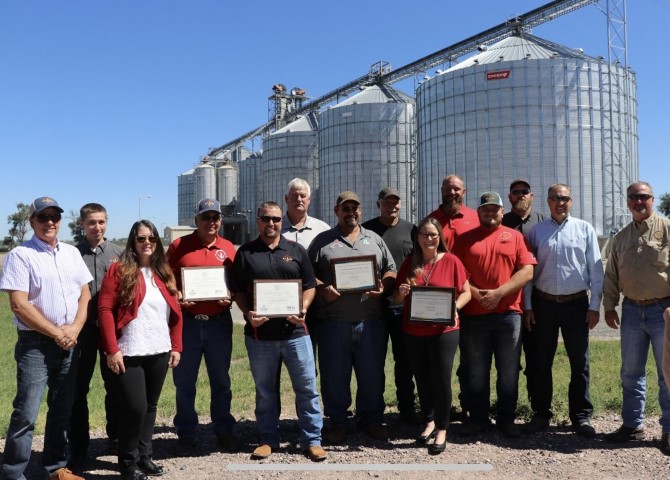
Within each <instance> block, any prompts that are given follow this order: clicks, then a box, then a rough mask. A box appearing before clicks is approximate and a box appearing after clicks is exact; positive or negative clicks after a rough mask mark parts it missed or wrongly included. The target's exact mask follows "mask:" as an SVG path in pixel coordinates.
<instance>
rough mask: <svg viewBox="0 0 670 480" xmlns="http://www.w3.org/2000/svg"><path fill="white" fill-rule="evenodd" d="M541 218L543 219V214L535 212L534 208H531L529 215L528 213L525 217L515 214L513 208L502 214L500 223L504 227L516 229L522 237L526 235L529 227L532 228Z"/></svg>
mask: <svg viewBox="0 0 670 480" xmlns="http://www.w3.org/2000/svg"><path fill="white" fill-rule="evenodd" d="M542 220H544V215H542V214H541V213H539V212H536V211H535V210H531V211H530V215H528V216H527V217H526V218H525V219H523V218H521V217H520V216H519V215H517V213H516V212H515V211H514V210H510V211H509V212H507V213H506V214H505V215H503V218H502V224H503V225H504V226H506V227H509V228H513V229H514V230H518V231H519V232H521V234H522V235H523V236H524V237H526V236H528V232H530V229H531V228H533V227H534V226H535V225H536V224H538V223H540V222H541V221H542Z"/></svg>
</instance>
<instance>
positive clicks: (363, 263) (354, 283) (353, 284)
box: [330, 255, 379, 294]
mask: <svg viewBox="0 0 670 480" xmlns="http://www.w3.org/2000/svg"><path fill="white" fill-rule="evenodd" d="M330 267H331V269H332V275H333V286H334V287H335V289H336V290H337V291H338V292H339V293H341V294H348V293H361V292H367V291H369V290H377V277H378V276H379V274H378V269H377V257H376V256H375V255H364V256H361V257H344V258H333V259H332V260H331V261H330Z"/></svg>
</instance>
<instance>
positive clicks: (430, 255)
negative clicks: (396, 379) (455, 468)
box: [394, 218, 470, 454]
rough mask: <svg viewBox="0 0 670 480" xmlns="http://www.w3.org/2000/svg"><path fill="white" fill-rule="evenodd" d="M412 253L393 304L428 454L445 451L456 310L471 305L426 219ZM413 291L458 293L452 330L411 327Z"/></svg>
mask: <svg viewBox="0 0 670 480" xmlns="http://www.w3.org/2000/svg"><path fill="white" fill-rule="evenodd" d="M417 231H418V233H417V235H416V238H415V239H414V250H413V252H412V255H410V256H409V257H407V258H406V259H405V261H404V262H403V264H402V266H401V267H400V271H399V272H398V277H397V278H396V290H395V292H394V301H395V302H397V303H400V302H401V301H404V309H403V320H402V329H403V333H404V334H405V345H406V347H407V355H408V357H409V362H410V365H411V367H412V371H413V373H414V378H415V380H416V389H417V392H418V394H419V404H420V405H421V413H422V415H423V416H424V418H425V425H424V429H423V431H422V432H421V434H420V435H419V436H418V437H417V443H420V444H428V443H429V441H430V440H431V439H434V441H433V443H430V444H429V446H428V451H429V452H430V453H431V454H438V453H441V452H443V451H444V450H445V448H446V444H447V427H448V426H449V413H450V409H451V371H452V368H453V365H454V355H455V354H456V348H457V347H458V339H459V318H458V309H460V308H463V306H465V304H467V303H468V302H469V301H470V286H469V284H468V274H467V272H466V270H465V267H463V264H462V263H461V261H460V260H459V259H458V258H456V257H455V256H454V255H453V254H451V253H449V250H448V248H447V245H446V243H445V241H444V236H443V235H442V226H441V225H440V223H439V222H438V221H437V220H435V219H434V218H426V219H425V220H423V221H422V222H421V223H419V225H418V227H417ZM416 286H432V287H451V288H455V289H456V295H457V298H456V311H455V312H454V315H455V316H456V324H455V325H453V326H445V325H444V324H438V323H421V324H417V323H412V322H410V321H409V316H410V315H409V294H410V292H411V290H412V288H414V287H416Z"/></svg>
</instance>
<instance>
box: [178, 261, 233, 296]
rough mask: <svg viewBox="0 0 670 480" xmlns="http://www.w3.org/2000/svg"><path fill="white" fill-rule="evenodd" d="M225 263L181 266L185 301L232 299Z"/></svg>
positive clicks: (182, 289)
mask: <svg viewBox="0 0 670 480" xmlns="http://www.w3.org/2000/svg"><path fill="white" fill-rule="evenodd" d="M226 280H227V279H226V269H225V267H224V266H223V265H216V266H205V267H182V268H181V295H182V298H181V299H182V301H184V302H201V301H206V300H230V290H228V282H227V281H226Z"/></svg>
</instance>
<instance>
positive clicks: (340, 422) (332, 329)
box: [309, 192, 395, 443]
mask: <svg viewBox="0 0 670 480" xmlns="http://www.w3.org/2000/svg"><path fill="white" fill-rule="evenodd" d="M335 215H337V226H335V228H333V229H331V230H329V231H327V232H323V233H321V234H319V235H318V236H317V237H316V238H315V239H314V241H313V242H312V245H311V246H310V247H309V257H310V259H311V261H312V264H313V265H314V269H315V273H316V277H317V283H318V284H319V286H318V289H319V295H321V297H322V298H323V299H324V300H325V302H326V307H325V313H324V315H323V318H322V319H321V322H320V323H319V368H320V371H321V392H322V394H323V405H324V409H325V413H326V415H327V416H328V417H330V421H331V428H330V430H329V432H328V436H327V439H328V441H330V442H331V443H340V442H343V441H344V440H345V439H346V436H347V430H348V429H347V425H348V409H349V406H350V405H351V371H352V369H353V370H354V371H355V372H356V381H357V383H358V392H357V395H356V420H357V423H358V426H359V427H360V428H361V429H362V430H363V431H364V432H365V433H366V434H367V435H368V436H370V437H372V438H373V439H376V440H382V441H386V440H388V431H387V429H386V427H385V426H384V425H383V420H384V418H383V416H384V361H385V359H386V346H387V338H388V337H387V333H386V322H385V321H384V314H383V311H382V307H381V297H382V294H383V293H384V290H386V291H391V290H392V289H393V284H394V281H395V263H394V262H393V257H392V255H391V252H390V251H389V249H388V247H387V246H386V244H385V243H384V240H382V239H381V237H380V236H379V235H377V234H376V233H374V232H372V231H370V230H368V229H366V228H364V227H362V226H361V225H360V223H359V222H360V219H361V216H362V210H361V200H360V198H359V196H358V195H356V194H355V193H354V192H342V193H341V194H340V196H339V197H338V198H337V201H336V203H335Z"/></svg>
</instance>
